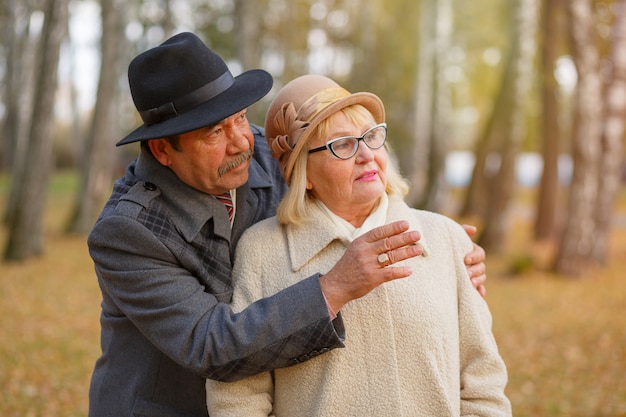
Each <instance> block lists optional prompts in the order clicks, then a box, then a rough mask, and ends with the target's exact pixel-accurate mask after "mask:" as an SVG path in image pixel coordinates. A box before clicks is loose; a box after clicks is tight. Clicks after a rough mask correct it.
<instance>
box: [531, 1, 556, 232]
mask: <svg viewBox="0 0 626 417" xmlns="http://www.w3.org/2000/svg"><path fill="white" fill-rule="evenodd" d="M562 6H563V3H562V1H561V0H552V1H544V2H542V7H541V19H540V21H541V71H540V73H539V77H540V81H541V103H542V112H541V145H542V152H541V155H542V157H543V172H542V175H541V181H540V184H539V195H538V199H537V217H536V219H535V238H536V239H546V238H549V237H553V236H554V235H555V234H556V225H555V220H556V209H557V203H558V199H557V197H558V195H559V191H560V188H559V177H558V160H559V153H560V150H561V139H562V138H561V125H560V120H561V112H560V108H559V102H558V96H559V86H558V84H557V81H556V78H555V76H554V72H555V65H556V59H557V56H558V43H559V41H560V36H559V33H560V31H561V30H562V28H563V25H561V24H560V23H561V20H560V19H559V17H558V10H559V8H560V7H562Z"/></svg>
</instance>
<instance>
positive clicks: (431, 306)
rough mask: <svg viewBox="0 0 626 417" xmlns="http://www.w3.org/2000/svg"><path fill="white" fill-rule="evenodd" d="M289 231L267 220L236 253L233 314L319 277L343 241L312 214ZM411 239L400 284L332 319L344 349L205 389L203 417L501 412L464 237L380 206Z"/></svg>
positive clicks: (499, 381) (502, 378) (498, 369)
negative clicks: (414, 245) (408, 271)
mask: <svg viewBox="0 0 626 417" xmlns="http://www.w3.org/2000/svg"><path fill="white" fill-rule="evenodd" d="M312 211H313V213H314V214H313V215H312V216H311V218H310V219H307V221H306V222H305V223H304V224H303V225H301V226H300V227H294V226H280V225H279V224H278V222H277V220H276V218H270V219H267V220H265V221H262V222H260V223H258V224H256V225H254V226H253V227H251V228H250V229H249V230H248V231H247V232H246V233H245V235H244V236H243V237H242V239H241V240H240V242H239V245H238V247H237V253H238V255H237V257H236V265H235V269H234V286H235V288H234V296H233V307H234V309H235V310H236V311H239V310H241V309H243V308H244V307H245V306H247V305H248V304H250V303H252V302H254V301H255V300H257V299H260V298H263V297H266V296H268V295H271V294H274V293H276V292H278V291H280V290H281V289H283V288H285V287H287V286H289V285H291V284H292V283H294V282H296V281H298V280H300V279H304V278H306V277H309V276H310V275H312V274H314V273H316V272H321V273H325V272H326V271H328V270H329V269H330V268H331V267H332V266H333V265H334V264H335V263H336V262H337V260H338V259H339V258H340V257H341V255H342V254H343V253H344V252H345V249H346V247H347V245H348V244H349V242H348V241H346V240H345V239H342V238H340V237H339V236H338V234H337V228H336V226H335V225H334V224H333V223H332V222H330V221H329V219H328V217H327V215H326V214H325V213H324V212H323V211H322V210H321V209H319V208H318V207H317V206H316V207H313V208H312ZM399 219H405V220H408V221H409V222H410V224H411V228H412V229H415V230H419V231H420V232H421V234H422V240H421V243H422V245H423V246H424V248H425V250H426V254H425V256H422V257H418V258H415V259H412V260H408V261H405V262H406V264H408V265H410V266H411V268H412V269H413V271H414V272H413V275H412V276H411V277H409V278H406V279H402V280H396V281H393V282H389V283H386V284H384V285H382V286H380V287H378V288H376V289H375V290H374V291H372V292H371V293H370V294H368V295H367V296H365V297H363V298H361V299H358V300H355V301H352V302H350V303H349V304H348V305H346V306H344V308H343V309H342V311H341V315H342V317H343V320H344V323H345V326H346V341H345V348H344V349H335V350H333V351H331V352H328V353H325V354H322V355H320V356H317V357H315V358H313V359H311V360H309V361H306V362H303V363H300V364H298V365H295V366H291V367H289V368H283V369H278V370H276V371H274V372H272V373H263V374H260V375H257V376H254V377H251V378H247V379H244V380H242V381H240V382H235V383H219V382H214V381H207V404H208V408H209V415H210V416H212V417H226V416H241V417H244V416H245V417H253V416H268V415H271V416H277V417H312V416H325V417H331V416H333V417H334V416H336V417H348V416H355V417H357V416H358V417H364V416H385V417H393V416H436V417H443V416H469V415H472V416H489V417H495V416H510V415H511V405H510V402H509V400H508V399H507V398H506V396H505V394H504V388H505V385H506V382H507V373H506V368H505V365H504V363H503V361H502V359H501V357H500V356H499V354H498V349H497V346H496V342H495V340H494V337H493V335H492V332H491V314H490V312H489V309H488V307H487V303H486V302H485V300H484V299H483V298H482V297H481V296H480V295H479V294H478V292H477V291H476V290H475V289H474V288H473V287H472V285H471V283H470V280H469V279H468V276H467V273H466V269H465V266H464V263H463V256H464V254H466V253H468V252H469V251H470V250H471V246H472V245H471V240H470V239H469V238H468V236H467V235H466V233H465V232H464V230H463V229H462V228H461V227H460V226H459V225H458V224H457V223H456V222H454V221H452V220H451V219H449V218H447V217H444V216H442V215H439V214H435V213H431V212H426V211H419V210H414V209H411V208H409V207H408V206H407V205H406V204H405V203H404V202H402V201H400V200H399V199H397V198H396V199H394V198H391V199H390V202H389V209H388V212H387V222H388V223H390V222H392V221H395V220H399Z"/></svg>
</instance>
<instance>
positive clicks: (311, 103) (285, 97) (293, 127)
mask: <svg viewBox="0 0 626 417" xmlns="http://www.w3.org/2000/svg"><path fill="white" fill-rule="evenodd" d="M353 104H360V105H362V106H363V107H365V108H366V109H367V110H368V111H369V112H370V113H371V114H372V116H374V120H375V121H376V123H382V122H384V121H385V107H384V105H383V102H382V101H381V100H380V98H378V97H377V96H376V95H374V94H372V93H366V92H361V93H353V94H351V93H350V92H349V91H347V90H346V89H344V88H342V87H341V86H339V84H337V83H336V82H334V81H333V80H331V79H330V78H328V77H325V76H322V75H304V76H301V77H298V78H296V79H294V80H293V81H290V82H289V83H287V84H286V85H285V86H284V87H283V88H281V89H280V91H279V92H278V94H277V95H276V97H274V100H272V103H271V104H270V106H269V109H268V111H267V115H266V117H265V137H266V139H267V143H269V145H270V149H271V150H272V156H273V157H274V158H275V159H277V160H278V162H279V164H280V168H281V170H282V172H283V176H284V178H285V181H286V182H287V184H290V183H291V175H292V172H293V167H294V165H295V162H296V160H297V158H298V155H299V154H300V152H302V150H303V149H305V147H306V145H307V142H308V141H309V139H310V136H311V132H313V130H314V129H315V127H316V126H317V125H318V124H320V122H322V121H323V120H324V119H326V118H328V117H329V116H331V115H333V114H335V113H336V112H338V111H339V110H341V109H344V108H346V107H349V106H351V105H353Z"/></svg>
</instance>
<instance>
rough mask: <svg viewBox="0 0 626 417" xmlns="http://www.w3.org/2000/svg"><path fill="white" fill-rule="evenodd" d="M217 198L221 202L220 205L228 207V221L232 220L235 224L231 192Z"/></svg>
mask: <svg viewBox="0 0 626 417" xmlns="http://www.w3.org/2000/svg"><path fill="white" fill-rule="evenodd" d="M215 198H217V201H219V202H220V203H222V204H224V206H226V210H227V211H228V220H230V222H231V223H232V222H233V211H234V210H233V209H234V207H233V199H232V198H231V196H230V192H228V191H227V192H225V193H223V194H219V195H216V196H215Z"/></svg>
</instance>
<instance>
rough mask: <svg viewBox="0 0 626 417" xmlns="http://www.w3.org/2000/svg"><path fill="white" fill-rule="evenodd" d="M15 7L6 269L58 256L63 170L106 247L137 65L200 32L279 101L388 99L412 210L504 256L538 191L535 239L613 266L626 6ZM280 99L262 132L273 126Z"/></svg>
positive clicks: (166, 1) (397, 0) (573, 264)
mask: <svg viewBox="0 0 626 417" xmlns="http://www.w3.org/2000/svg"><path fill="white" fill-rule="evenodd" d="M0 4H1V5H2V11H1V13H2V14H1V15H0V19H2V20H1V22H2V26H1V28H2V41H1V44H0V69H1V71H0V76H1V81H2V84H1V89H0V92H1V95H0V98H1V100H0V115H1V116H2V119H1V121H2V125H1V127H2V130H1V131H0V132H1V133H0V138H1V142H0V169H1V172H4V173H6V175H8V177H9V178H10V184H11V186H10V191H9V196H8V201H7V203H6V205H5V207H4V210H3V217H2V219H3V223H4V225H5V226H6V227H7V230H8V234H7V241H6V244H5V245H4V248H3V259H5V260H6V261H19V260H23V259H28V258H30V257H32V256H37V255H38V254H40V253H42V251H43V249H44V242H43V239H42V218H43V211H44V205H45V204H44V203H45V201H46V195H47V191H46V189H47V184H48V183H49V179H50V177H51V175H52V174H53V173H54V172H57V171H59V170H72V171H74V172H76V173H77V175H78V176H79V178H80V182H79V185H78V192H77V194H76V197H75V202H74V206H73V209H72V211H71V214H70V216H69V217H68V219H67V221H66V231H67V232H68V233H78V234H85V233H87V232H88V231H89V229H90V227H91V225H92V224H93V222H94V220H95V218H96V216H97V214H98V212H99V210H100V208H101V206H102V204H103V201H104V200H105V198H106V197H107V196H108V193H109V190H110V187H111V182H112V181H113V179H114V178H116V177H118V176H119V175H121V173H122V168H123V167H124V165H125V164H126V162H128V160H129V159H131V158H132V157H133V156H134V155H135V153H136V148H133V147H132V146H131V147H124V148H121V149H116V148H115V147H114V146H113V144H114V143H115V142H116V141H117V140H118V139H119V138H120V137H121V136H123V135H124V134H125V133H126V132H128V131H130V130H131V129H133V128H134V127H136V126H137V125H139V124H140V121H139V119H138V117H137V114H136V112H135V109H134V107H133V104H132V100H131V99H130V96H129V91H128V85H127V80H126V68H127V65H128V63H129V61H130V60H131V59H132V57H133V56H135V55H136V54H137V53H139V52H142V51H144V50H146V49H147V48H150V47H153V46H155V45H157V44H159V43H160V42H162V41H163V40H164V39H166V38H167V37H169V36H171V35H172V34H174V33H177V32H180V31H185V30H190V31H194V32H196V33H198V34H199V35H200V36H202V37H203V38H204V40H205V41H206V42H207V43H208V44H209V45H210V47H211V48H213V49H214V50H216V51H217V52H218V53H220V54H221V55H222V56H223V57H224V58H225V59H226V60H227V61H228V63H229V65H230V66H231V68H232V71H233V72H234V73H235V74H236V73H239V72H241V71H243V70H246V69H251V68H256V67H261V68H265V69H267V70H268V71H269V72H270V73H271V74H272V75H273V76H274V78H275V87H274V91H276V89H277V88H280V86H281V85H282V84H284V83H285V82H287V81H289V80H291V79H292V78H294V77H295V76H298V75H301V74H305V73H312V72H314V73H324V74H326V75H329V76H331V77H332V78H335V79H336V80H337V81H338V82H340V83H341V84H344V85H346V86H347V87H348V88H349V89H350V90H351V91H362V90H367V91H372V92H374V93H376V94H378V95H379V96H380V97H381V98H382V99H383V100H384V102H385V103H386V108H387V122H388V124H389V128H390V137H391V143H392V144H393V146H394V148H395V151H396V154H397V159H398V164H399V165H400V168H401V170H402V172H403V174H404V175H405V176H406V177H408V178H409V179H410V180H411V183H412V192H411V194H410V195H409V197H408V199H409V203H410V204H411V205H413V206H415V207H420V208H426V209H430V210H435V211H446V212H447V213H449V214H452V215H458V216H463V217H465V218H471V219H474V220H473V221H474V222H475V223H476V224H478V225H479V226H480V231H481V234H480V236H479V238H478V241H479V243H480V244H481V245H482V246H483V247H484V248H485V249H487V250H488V251H489V252H490V253H497V252H498V251H499V250H500V249H501V248H502V247H503V242H504V241H505V239H506V236H507V233H509V230H510V221H511V220H510V218H511V213H512V212H513V211H514V210H515V204H514V195H515V192H516V190H517V188H518V187H520V185H525V186H528V185H534V186H536V187H537V189H538V192H537V197H536V198H535V199H534V203H533V204H534V209H533V210H532V215H533V219H534V225H533V227H534V230H535V232H534V237H535V238H536V239H540V240H545V239H550V240H552V241H553V242H555V245H556V248H557V250H556V251H555V253H554V259H553V262H552V265H551V268H552V269H553V270H555V271H557V272H559V273H560V274H563V275H567V276H579V275H581V274H583V273H584V271H585V270H586V268H588V267H593V266H598V265H600V266H601V265H604V264H605V263H606V257H607V244H608V238H609V232H610V230H611V227H612V224H613V223H614V222H613V220H614V205H615V198H616V195H617V193H618V192H619V189H620V187H621V186H622V185H623V180H624V164H623V154H624V150H623V142H624V112H625V109H626V83H625V82H626V53H624V51H625V50H626V11H625V9H624V8H625V7H626V2H625V1H622V0H613V1H590V0H571V1H560V0H550V1H543V2H542V1H540V0H507V1H502V0H499V1H496V0H477V1H472V2H466V1H454V0H428V1H427V0H422V1H416V0H394V1H368V2H361V1H357V0H317V1H313V0H295V1H289V2H287V1H284V0H260V1H255V2H250V1H244V0H185V1H182V0H106V1H105V0H102V1H100V2H97V1H95V0H26V1H25V0H20V1H17V0H2V1H1V2H0ZM90 81H91V84H90V83H89V82H90ZM272 95H273V92H272V93H270V94H269V95H268V97H267V98H266V99H265V100H264V101H262V102H261V103H259V104H257V105H255V106H253V107H252V109H251V113H252V114H251V120H252V121H255V122H257V123H263V120H264V113H265V108H266V105H267V102H268V100H269V99H270V98H271V97H272ZM453 175H456V177H454V178H456V183H454V181H452V180H451V176H453ZM459 185H460V186H461V189H462V192H461V193H460V195H459V193H458V192H457V193H456V195H455V194H454V191H455V188H456V189H457V191H458V188H459V187H458V186H459ZM455 186H456V187H455ZM451 196H455V197H456V198H455V199H454V200H452V199H451ZM453 201H454V202H456V203H455V205H454V206H453V205H452V204H451V202H453Z"/></svg>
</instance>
